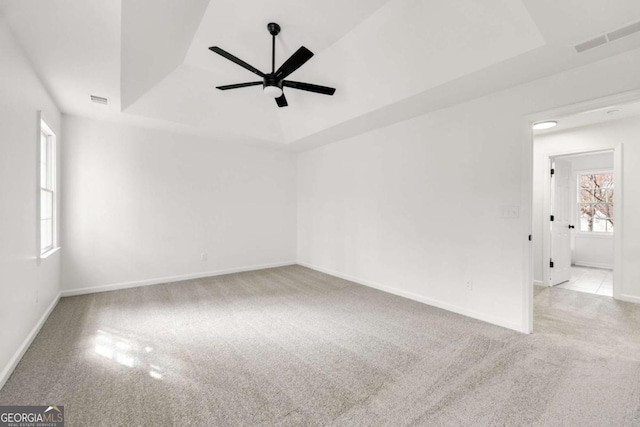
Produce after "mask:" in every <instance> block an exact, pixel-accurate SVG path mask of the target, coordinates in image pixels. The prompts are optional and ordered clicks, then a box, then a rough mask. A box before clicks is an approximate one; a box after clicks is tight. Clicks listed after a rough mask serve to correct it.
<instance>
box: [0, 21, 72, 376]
mask: <svg viewBox="0 0 640 427" xmlns="http://www.w3.org/2000/svg"><path fill="white" fill-rule="evenodd" d="M0 52H2V60H0V132H1V135H2V136H1V139H0V325H2V327H0V387H2V385H3V384H4V381H5V380H6V379H7V375H8V374H10V372H11V370H12V369H13V367H14V366H15V363H17V360H16V359H17V358H18V357H19V356H20V355H21V351H22V350H23V344H24V343H25V340H28V338H29V336H30V333H31V331H32V330H33V329H34V327H36V325H38V323H39V320H40V319H41V318H42V316H43V315H44V314H45V312H46V311H47V308H48V307H49V306H50V305H51V304H52V303H53V302H54V301H55V300H56V298H57V296H58V293H59V267H60V252H58V253H56V254H54V255H52V256H51V257H49V258H47V259H46V260H44V262H42V263H41V264H40V265H38V263H37V255H38V250H37V242H36V218H37V216H36V215H37V213H36V196H37V194H38V193H37V188H38V183H37V181H36V166H37V165H38V158H37V154H36V147H37V144H38V142H39V139H38V138H39V122H38V111H39V110H41V111H42V113H43V117H44V118H45V119H46V121H47V124H48V125H49V126H50V127H51V128H52V130H53V131H54V132H55V133H56V135H57V136H58V153H59V152H60V151H61V150H64V148H62V146H63V143H62V135H61V133H60V112H59V111H58V109H57V107H56V105H55V104H54V102H53V101H52V100H51V98H50V97H49V95H48V94H47V92H46V90H45V88H44V87H43V85H42V84H41V83H40V80H39V79H38V77H37V76H36V74H35V73H34V71H33V70H32V68H31V66H30V64H29V62H28V61H27V59H26V58H25V56H24V55H23V53H22V51H21V49H20V48H19V46H18V45H17V43H16V41H15V39H14V38H13V36H12V34H11V33H10V31H9V29H8V28H7V26H6V25H5V24H4V23H3V22H2V20H1V19H0ZM36 299H37V302H36Z"/></svg>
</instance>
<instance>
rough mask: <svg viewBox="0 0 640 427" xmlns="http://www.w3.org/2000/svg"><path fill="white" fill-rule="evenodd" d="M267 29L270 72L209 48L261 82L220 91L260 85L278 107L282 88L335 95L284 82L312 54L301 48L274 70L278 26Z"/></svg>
mask: <svg viewBox="0 0 640 427" xmlns="http://www.w3.org/2000/svg"><path fill="white" fill-rule="evenodd" d="M267 29H268V30H269V33H270V34H271V36H272V41H271V47H272V49H271V72H270V73H267V74H265V73H263V72H262V71H260V70H258V69H257V68H255V67H253V66H251V65H249V64H247V63H246V62H244V61H243V60H242V59H240V58H238V57H236V56H233V55H232V54H230V53H229V52H227V51H225V50H222V49H220V48H219V47H218V46H212V47H210V48H209V50H211V51H212V52H215V53H217V54H218V55H220V56H223V57H225V58H227V59H228V60H229V61H232V62H235V63H236V64H238V65H239V66H241V67H242V68H246V69H247V70H249V71H251V72H252V73H254V74H257V75H259V76H260V77H262V81H259V82H249V83H236V84H231V85H225V86H217V88H218V89H220V90H229V89H238V88H241V87H247V86H258V85H262V89H263V91H264V93H265V95H267V96H269V97H271V98H275V100H276V104H278V107H286V106H287V105H289V104H287V98H285V96H284V92H283V88H284V87H290V88H292V89H299V90H306V91H308V92H315V93H321V94H324V95H333V94H334V93H335V91H336V90H335V89H334V88H332V87H326V86H318V85H314V84H311V83H302V82H294V81H292V80H285V78H286V77H288V76H289V75H290V74H291V73H293V72H294V71H296V70H297V69H298V68H300V67H301V66H302V65H303V64H304V63H305V62H307V61H308V60H309V59H311V57H312V56H313V52H311V51H310V50H309V49H307V48H306V47H304V46H302V47H301V48H300V49H298V50H297V51H296V52H295V53H294V54H293V55H291V56H290V57H289V59H287V60H286V61H285V62H284V63H283V64H282V65H281V66H280V68H278V69H277V70H276V69H275V68H276V36H277V35H278V34H279V33H280V25H278V24H276V23H274V22H271V23H269V24H268V25H267Z"/></svg>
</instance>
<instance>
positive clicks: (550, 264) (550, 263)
mask: <svg viewBox="0 0 640 427" xmlns="http://www.w3.org/2000/svg"><path fill="white" fill-rule="evenodd" d="M549 267H551V268H553V260H549Z"/></svg>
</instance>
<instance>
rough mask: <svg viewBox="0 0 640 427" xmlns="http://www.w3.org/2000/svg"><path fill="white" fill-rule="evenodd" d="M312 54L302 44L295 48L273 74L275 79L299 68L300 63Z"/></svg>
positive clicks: (281, 77)
mask: <svg viewBox="0 0 640 427" xmlns="http://www.w3.org/2000/svg"><path fill="white" fill-rule="evenodd" d="M312 56H313V52H311V51H310V50H309V49H307V48H306V47H304V46H302V47H301V48H300V49H298V50H296V51H295V53H294V54H293V55H291V56H290V57H289V59H287V60H286V61H284V64H282V65H281V66H280V68H278V71H276V73H275V76H276V78H277V79H284V78H285V77H287V76H288V75H289V74H291V73H293V72H294V71H295V70H297V69H298V68H300V67H301V66H302V64H304V63H305V62H307V61H308V60H309V59H311V57H312Z"/></svg>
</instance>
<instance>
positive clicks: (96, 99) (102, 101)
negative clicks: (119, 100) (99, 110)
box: [89, 95, 109, 105]
mask: <svg viewBox="0 0 640 427" xmlns="http://www.w3.org/2000/svg"><path fill="white" fill-rule="evenodd" d="M89 96H91V102H95V103H96V104H101V105H108V104H109V100H108V99H107V98H103V97H102V96H96V95H89Z"/></svg>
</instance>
